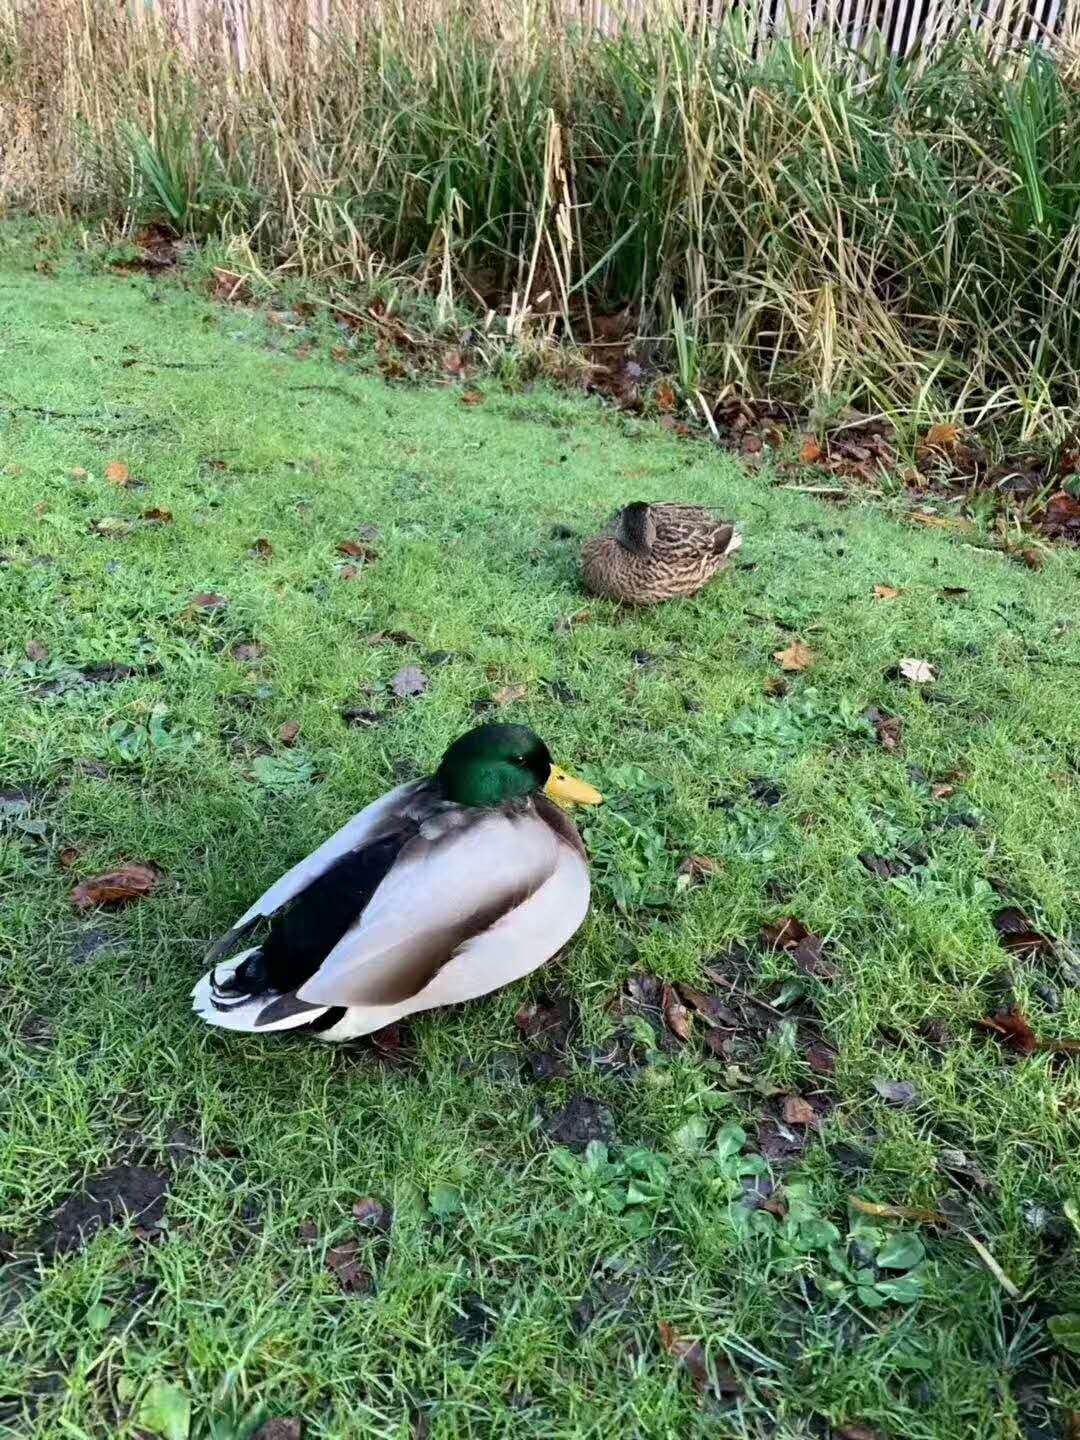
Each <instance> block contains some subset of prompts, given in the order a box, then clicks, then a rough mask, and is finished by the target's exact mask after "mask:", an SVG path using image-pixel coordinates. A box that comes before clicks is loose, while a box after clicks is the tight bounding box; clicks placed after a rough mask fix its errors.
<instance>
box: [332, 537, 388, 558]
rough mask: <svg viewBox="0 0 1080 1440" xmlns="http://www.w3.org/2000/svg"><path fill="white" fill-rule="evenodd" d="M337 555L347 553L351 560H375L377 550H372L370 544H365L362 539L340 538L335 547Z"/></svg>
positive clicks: (377, 556)
mask: <svg viewBox="0 0 1080 1440" xmlns="http://www.w3.org/2000/svg"><path fill="white" fill-rule="evenodd" d="M337 552H338V554H339V555H347V556H348V557H349V558H350V559H352V560H364V561H370V560H377V559H378V558H379V552H378V551H377V550H373V549H372V548H371V546H370V545H365V544H364V542H363V541H362V540H342V541H341V543H340V544H339V545H338V547H337Z"/></svg>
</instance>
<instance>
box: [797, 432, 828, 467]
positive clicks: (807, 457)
mask: <svg viewBox="0 0 1080 1440" xmlns="http://www.w3.org/2000/svg"><path fill="white" fill-rule="evenodd" d="M824 454H825V451H824V450H823V449H822V448H821V445H820V444H819V443H818V441H817V440H815V439H814V437H813V435H807V437H806V439H805V440H804V441H803V442H802V447H801V448H800V450H799V459H800V460H801V461H802V462H803V464H804V465H816V464H817V462H818V461H819V460H820V459H822V457H823V456H824Z"/></svg>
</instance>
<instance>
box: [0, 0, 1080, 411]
mask: <svg viewBox="0 0 1080 1440" xmlns="http://www.w3.org/2000/svg"><path fill="white" fill-rule="evenodd" d="M845 3H846V0H836V7H835V8H836V9H837V12H839V10H840V8H841V7H842V6H844V5H845ZM847 8H850V7H847ZM931 9H934V7H931ZM938 9H940V7H938ZM934 13H935V14H936V13H938V11H936V10H935V12H934ZM1056 13H1057V12H1056V11H1055V14H1056ZM239 14H240V12H239V11H238V9H237V7H236V6H235V5H234V4H233V3H231V0H230V3H225V4H221V5H217V4H214V3H208V4H203V5H199V6H198V7H194V6H193V5H192V4H191V3H188V4H187V5H184V6H180V7H179V8H177V7H173V8H169V7H159V8H157V9H155V10H152V11H146V10H143V9H142V8H139V9H138V10H137V11H131V10H128V9H126V8H125V9H117V8H115V7H111V6H110V7H108V8H106V7H104V6H100V5H93V4H91V3H90V0H34V3H33V4H23V3H21V0H14V3H13V0H7V3H6V5H5V4H0V135H2V137H3V138H2V139H0V208H3V207H6V208H7V209H9V210H29V211H32V212H34V213H37V214H39V215H49V216H56V215H58V216H63V217H68V218H77V219H79V220H82V221H84V222H91V221H94V222H97V221H108V222H110V223H112V224H118V223H119V224H123V225H125V226H129V227H135V226H138V225H141V224H145V223H147V222H151V221H152V222H157V223H160V224H165V225H168V226H169V227H171V228H172V229H173V230H175V231H177V232H180V233H183V234H190V235H192V236H194V237H197V238H200V239H211V238H214V239H219V240H223V241H227V242H228V243H229V244H230V245H231V246H232V249H233V252H234V254H236V255H239V256H242V257H245V258H246V259H247V260H248V261H249V262H250V263H251V264H252V265H254V266H257V267H259V268H260V269H262V270H263V271H265V272H267V273H270V272H273V273H275V274H277V275H279V276H280V275H288V276H292V277H296V278H300V279H302V280H304V281H305V282H307V283H309V284H311V285H313V286H320V287H333V288H334V289H335V290H336V291H338V292H341V291H345V290H348V289H350V288H351V287H357V286H359V287H365V288H367V289H368V290H371V289H373V288H381V290H382V291H383V293H384V294H386V295H390V296H393V297H395V298H394V300H393V303H396V304H397V303H403V301H402V297H411V298H412V300H413V302H414V303H415V301H416V299H417V297H423V299H424V303H425V304H427V305H428V312H429V313H430V317H431V321H432V324H433V325H446V324H450V323H461V322H462V317H463V316H464V315H465V314H466V313H471V314H473V315H474V316H475V315H476V314H479V315H481V316H484V317H486V323H487V325H488V328H489V330H492V331H493V332H494V330H498V331H499V333H501V334H503V335H504V336H507V337H509V338H510V339H513V338H514V335H515V334H518V335H520V334H521V333H522V332H523V331H524V329H525V328H527V326H528V325H529V324H532V325H534V326H540V327H546V328H545V333H547V334H550V335H552V336H553V337H554V338H556V339H565V338H566V337H568V336H570V337H573V338H575V339H576V340H579V341H580V340H582V339H586V340H596V339H597V338H603V336H604V334H605V333H609V332H610V323H611V321H610V317H612V316H613V315H619V316H623V317H625V318H626V324H627V326H628V327H629V328H630V329H631V330H632V331H633V332H634V333H635V334H636V335H637V336H639V337H640V340H639V344H640V345H641V347H643V348H646V349H647V348H648V347H650V346H651V347H652V348H653V349H654V350H655V351H656V352H657V353H662V354H663V355H664V357H665V359H666V361H667V362H668V363H670V364H671V366H673V367H674V368H675V370H676V372H677V374H678V378H679V380H680V381H681V382H682V384H683V385H684V387H686V388H687V389H689V390H691V391H692V390H693V389H694V388H696V387H699V386H701V385H708V386H709V387H712V388H714V389H715V388H716V387H720V386H724V385H729V386H731V387H733V388H735V389H738V390H740V391H744V392H753V393H756V394H763V393H764V394H769V395H771V396H776V397H779V398H792V397H797V398H798V399H799V401H800V403H808V404H810V405H812V406H815V407H817V408H818V409H819V410H822V409H824V410H833V411H835V410H837V409H839V408H843V407H846V406H855V407H857V408H859V409H863V410H867V409H871V410H884V411H887V412H888V413H890V414H892V415H896V416H904V417H907V418H909V419H910V420H911V421H912V422H913V423H915V424H918V423H922V422H923V420H924V419H925V417H926V416H927V415H930V414H943V413H947V414H950V415H952V416H954V417H956V418H958V419H961V420H962V421H963V422H964V423H965V424H968V425H974V424H981V423H986V422H993V423H995V424H997V425H1002V426H1005V427H1006V428H1008V429H1009V430H1010V431H1012V432H1014V433H1018V434H1021V435H1022V436H1023V437H1024V438H1026V439H1034V438H1036V437H1038V436H1042V435H1044V434H1048V433H1053V432H1056V433H1060V432H1061V431H1062V428H1063V427H1064V426H1065V425H1066V424H1067V422H1068V412H1069V410H1070V409H1071V408H1072V407H1074V406H1075V404H1076V402H1077V398H1078V388H1077V376H1078V374H1080V253H1078V251H1080V225H1078V206H1080V86H1078V83H1077V78H1078V73H1080V67H1077V65H1076V63H1075V57H1076V55H1077V53H1078V52H1077V46H1076V44H1075V36H1074V34H1073V33H1072V31H1071V30H1070V25H1073V21H1072V20H1070V19H1069V17H1065V20H1064V22H1063V23H1062V24H1061V25H1059V26H1058V33H1057V35H1056V37H1054V38H1053V39H1052V40H1051V39H1050V38H1049V37H1047V36H1042V37H1041V40H1042V42H1043V43H1035V44H1026V43H1025V44H1023V45H1017V44H1016V43H1014V42H1015V40H1016V37H1017V35H1018V34H1019V33H1020V32H1019V31H1017V30H1016V29H1015V27H1014V30H1013V31H1012V32H1010V36H1007V37H1005V39H1003V37H1002V35H1001V33H999V32H997V31H995V30H994V29H993V28H992V27H987V26H984V27H982V28H981V29H979V28H975V27H973V26H972V25H970V24H966V23H957V21H956V17H957V15H958V14H960V12H959V11H958V9H957V7H949V14H950V15H951V16H952V17H953V22H952V23H951V24H950V25H949V26H948V27H946V28H943V27H941V26H940V25H939V26H938V27H937V29H936V30H935V29H934V28H933V26H931V27H930V29H929V30H928V32H927V35H926V39H925V43H923V44H921V45H920V44H915V45H913V46H912V47H910V49H909V53H908V54H907V55H906V56H904V57H902V58H900V57H898V56H897V55H896V54H894V53H890V50H889V48H888V46H887V45H886V43H885V41H884V39H883V38H882V37H881V36H880V35H875V34H874V33H873V32H872V31H870V30H864V31H863V32H861V33H860V35H859V37H858V39H859V43H858V45H854V44H853V43H852V36H851V34H850V32H849V31H848V32H845V30H844V27H843V26H842V25H839V24H833V25H830V24H828V23H826V21H827V18H828V17H827V16H823V14H822V12H821V9H820V7H819V10H818V23H817V24H816V26H814V27H813V29H810V28H808V27H807V26H805V25H800V24H799V23H797V22H798V17H797V16H796V15H793V14H792V13H791V12H790V11H788V12H787V23H785V24H781V25H778V26H777V27H776V29H775V33H771V34H769V35H766V34H765V33H764V31H763V29H762V27H761V25H760V24H758V23H751V19H750V18H748V16H747V14H746V13H741V12H732V13H730V14H727V15H725V16H723V17H720V18H719V19H712V20H710V21H709V22H708V23H706V22H705V21H704V20H703V19H702V17H701V15H700V14H697V13H696V12H694V13H693V14H691V15H690V16H689V18H688V17H687V16H686V15H685V14H680V13H676V12H674V11H672V10H670V9H665V8H661V7H659V6H658V7H657V8H655V9H653V10H652V11H650V12H649V15H648V16H647V17H646V18H645V22H643V20H642V15H641V13H640V11H639V12H638V13H637V14H636V17H635V18H634V19H633V23H631V22H630V21H629V20H626V21H624V22H623V23H620V22H619V17H618V16H617V15H615V14H614V12H612V11H608V12H606V20H605V24H604V25H603V26H598V25H595V24H583V23H582V21H581V18H580V16H578V17H574V16H568V15H567V14H566V13H565V12H564V11H562V10H561V9H556V8H552V7H550V6H534V5H529V4H511V3H509V0H477V3H476V4H470V5H467V6H461V5H453V6H451V5H449V4H442V3H428V4H426V5H417V6H410V7H408V10H407V11H406V10H405V8H404V7H403V6H402V7H400V8H396V7H394V6H392V5H389V4H387V5H382V6H378V5H360V4H353V3H351V0H348V3H346V0H340V3H336V4H335V6H334V8H333V9H332V10H331V9H329V8H328V7H327V5H326V4H325V3H323V0H318V3H317V4H316V8H315V9H314V10H312V11H310V12H305V11H304V10H302V9H301V8H299V7H296V6H293V5H290V3H289V0H263V3H262V4H260V5H258V6H254V7H250V8H248V9H246V10H244V11H243V24H240V23H239V22H238V15H239ZM1074 28H1075V26H1074ZM1027 38H1030V37H1027ZM1006 39H1007V40H1009V41H1010V43H1005V40H1006ZM605 326H606V327H608V328H607V329H605Z"/></svg>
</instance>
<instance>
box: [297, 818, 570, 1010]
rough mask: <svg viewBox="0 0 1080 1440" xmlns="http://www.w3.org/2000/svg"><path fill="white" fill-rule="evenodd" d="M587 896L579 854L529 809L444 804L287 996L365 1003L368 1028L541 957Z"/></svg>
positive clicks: (462, 993)
mask: <svg viewBox="0 0 1080 1440" xmlns="http://www.w3.org/2000/svg"><path fill="white" fill-rule="evenodd" d="M588 904H589V876H588V868H587V866H586V864H585V861H584V858H583V856H582V854H581V853H580V851H579V850H578V849H577V848H575V847H574V846H572V845H569V844H567V843H566V841H565V840H564V839H562V838H560V836H559V835H558V834H557V833H556V832H555V831H554V830H553V829H552V828H551V827H550V826H549V825H548V824H546V823H545V822H544V821H543V820H542V819H541V818H540V817H539V816H538V815H537V814H536V813H535V811H533V810H531V809H530V810H528V811H525V812H522V813H520V814H507V813H503V812H495V813H492V812H490V811H460V810H456V811H450V812H447V813H446V814H445V815H443V816H439V817H436V818H435V819H433V820H431V821H429V822H427V823H426V824H425V825H424V826H423V827H422V829H421V833H420V834H419V835H418V836H417V837H416V838H415V839H413V840H410V841H409V842H408V844H407V845H406V846H405V847H404V848H403V849H402V851H401V854H400V856H399V857H398V859H397V861H396V862H395V863H394V865H393V867H392V869H391V870H390V872H389V874H388V875H387V876H386V878H385V879H384V880H383V882H382V884H381V885H380V886H379V888H378V889H377V890H376V892H375V894H374V896H373V897H372V899H371V902H370V903H369V905H368V906H367V907H366V909H365V910H364V913H363V914H362V915H361V916H360V918H359V920H358V921H357V923H356V924H355V925H354V926H353V927H352V928H351V929H350V930H349V931H347V933H346V934H345V935H344V936H343V937H342V939H341V940H340V941H339V942H338V944H337V945H336V946H335V947H334V949H333V950H332V951H331V952H330V954H329V955H328V956H327V958H326V960H325V961H324V962H323V964H322V965H321V966H320V967H319V969H318V970H317V971H316V972H315V974H314V975H313V976H312V977H311V979H310V980H308V981H305V983H304V984H303V985H302V986H301V987H300V989H299V990H298V992H297V995H298V998H299V999H300V1000H303V1001H306V1002H308V1003H312V1004H319V1005H344V1006H348V1007H351V1008H354V1009H355V1008H360V1009H369V1010H370V1011H371V1013H372V1020H373V1024H372V1028H375V1027H376V1025H378V1024H389V1023H391V1021H392V1020H394V1019H396V1018H398V1017H399V1016H401V1015H404V1014H411V1013H413V1012H414V1011H417V1010H424V1009H430V1008H431V1007H432V1006H435V1005H445V1004H450V1003H453V1002H457V1001H460V1000H466V999H471V998H473V997H474V996H476V995H483V994H486V993H487V992H488V991H489V990H494V989H496V988H498V987H499V986H501V985H505V984H507V983H508V982H509V981H511V980H514V979H517V978H518V977H519V976H521V975H525V974H527V973H528V972H529V971H530V970H533V969H535V968H536V966H537V965H540V964H542V963H543V962H544V961H545V960H547V959H549V958H550V957H551V956H552V955H553V954H554V953H555V952H556V950H558V949H559V948H560V947H561V946H562V945H564V944H565V943H566V941H567V940H568V939H569V938H570V936H571V935H572V934H573V933H574V931H575V930H576V929H577V928H578V926H579V925H580V924H581V922H582V920H583V919H584V917H585V913H586V911H587V910H588Z"/></svg>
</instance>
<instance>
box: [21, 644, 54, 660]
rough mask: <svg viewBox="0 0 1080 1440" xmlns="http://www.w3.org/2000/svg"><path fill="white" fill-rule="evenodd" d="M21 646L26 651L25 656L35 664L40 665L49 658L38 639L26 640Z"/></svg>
mask: <svg viewBox="0 0 1080 1440" xmlns="http://www.w3.org/2000/svg"><path fill="white" fill-rule="evenodd" d="M23 648H24V650H25V651H26V658H27V659H28V660H32V661H33V662H34V664H35V665H42V664H44V663H45V661H46V660H48V658H49V652H48V650H47V649H46V648H45V646H44V645H43V644H42V643H41V641H40V640H28V641H27V642H26V644H25V646H24V647H23Z"/></svg>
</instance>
